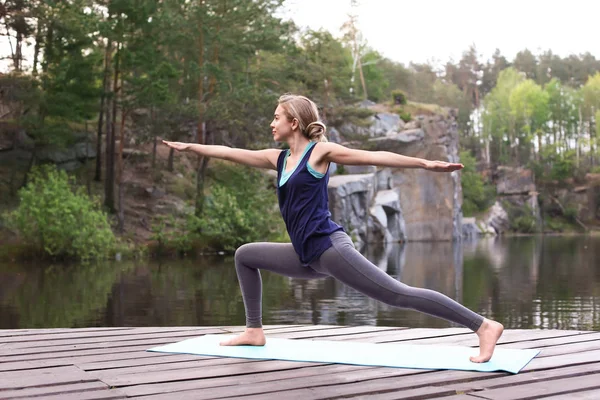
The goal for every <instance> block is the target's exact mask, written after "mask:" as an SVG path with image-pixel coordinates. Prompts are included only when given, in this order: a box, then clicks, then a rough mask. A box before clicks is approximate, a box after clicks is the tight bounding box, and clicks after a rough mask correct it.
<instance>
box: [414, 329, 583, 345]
mask: <svg viewBox="0 0 600 400" xmlns="http://www.w3.org/2000/svg"><path fill="white" fill-rule="evenodd" d="M582 334H589V332H585V333H583V332H581V331H560V330H527V329H510V330H505V331H504V333H503V334H502V337H501V338H500V340H499V341H498V344H507V343H513V342H522V341H528V342H533V341H536V340H541V339H548V338H561V337H570V336H577V335H582ZM453 339H454V338H452V337H449V338H441V339H437V338H431V339H430V338H426V339H421V340H413V341H411V344H432V343H433V344H451V345H453V346H454V345H456V346H471V347H476V346H479V340H478V339H477V335H475V334H471V335H465V336H462V337H460V338H456V340H453ZM532 347H534V346H533V345H532Z"/></svg>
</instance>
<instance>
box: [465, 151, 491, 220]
mask: <svg viewBox="0 0 600 400" xmlns="http://www.w3.org/2000/svg"><path fill="white" fill-rule="evenodd" d="M460 161H461V162H462V164H463V165H464V166H465V167H464V169H463V170H462V175H461V184H462V190H463V206H462V208H463V213H464V215H465V216H467V217H468V216H472V215H475V214H477V213H478V212H481V211H485V210H487V209H488V208H489V207H490V206H491V205H492V204H493V203H494V201H495V199H496V187H495V186H493V185H490V184H487V183H485V182H484V180H483V178H482V177H481V175H480V174H479V173H478V172H477V168H476V161H475V157H473V156H472V155H471V153H470V152H468V151H461V152H460Z"/></svg>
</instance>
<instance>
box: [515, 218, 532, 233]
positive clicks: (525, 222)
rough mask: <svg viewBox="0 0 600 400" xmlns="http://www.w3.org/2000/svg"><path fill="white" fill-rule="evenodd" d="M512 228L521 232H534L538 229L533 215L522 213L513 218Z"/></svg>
mask: <svg viewBox="0 0 600 400" xmlns="http://www.w3.org/2000/svg"><path fill="white" fill-rule="evenodd" d="M510 228H511V229H512V230H514V231H516V232H521V233H534V232H536V231H537V230H538V229H537V223H536V221H535V218H534V217H533V215H521V216H519V217H516V218H514V219H511V222H510Z"/></svg>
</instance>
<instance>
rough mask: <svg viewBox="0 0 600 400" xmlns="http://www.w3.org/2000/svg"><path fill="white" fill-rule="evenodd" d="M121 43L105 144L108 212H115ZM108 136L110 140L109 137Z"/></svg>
mask: <svg viewBox="0 0 600 400" xmlns="http://www.w3.org/2000/svg"><path fill="white" fill-rule="evenodd" d="M120 52H121V43H117V53H116V55H115V57H116V59H115V72H114V74H113V99H112V101H113V103H112V112H111V114H112V120H111V121H110V126H109V124H108V120H107V128H108V130H107V132H108V131H110V135H107V142H106V153H107V157H106V179H105V199H104V204H105V205H106V207H107V208H108V209H109V211H110V212H114V211H115V150H116V149H115V145H116V143H115V142H116V138H115V133H116V119H117V100H118V91H119V61H120ZM108 136H110V140H109V137H108Z"/></svg>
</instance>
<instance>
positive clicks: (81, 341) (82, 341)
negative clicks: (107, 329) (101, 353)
mask: <svg viewBox="0 0 600 400" xmlns="http://www.w3.org/2000/svg"><path fill="white" fill-rule="evenodd" d="M222 333H223V331H221V330H219V329H210V330H209V329H198V330H186V331H175V332H168V331H166V332H152V333H145V334H137V335H120V336H102V337H97V338H94V337H86V338H69V339H60V340H40V341H31V342H14V343H10V344H9V345H8V347H7V348H8V349H10V350H11V351H12V350H16V349H38V348H48V347H53V346H82V345H86V344H95V343H107V342H110V343H122V344H127V343H128V342H133V341H135V340H145V339H148V340H149V339H158V338H175V340H177V338H178V337H181V336H182V335H185V336H203V335H209V334H222ZM3 351H4V350H3Z"/></svg>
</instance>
